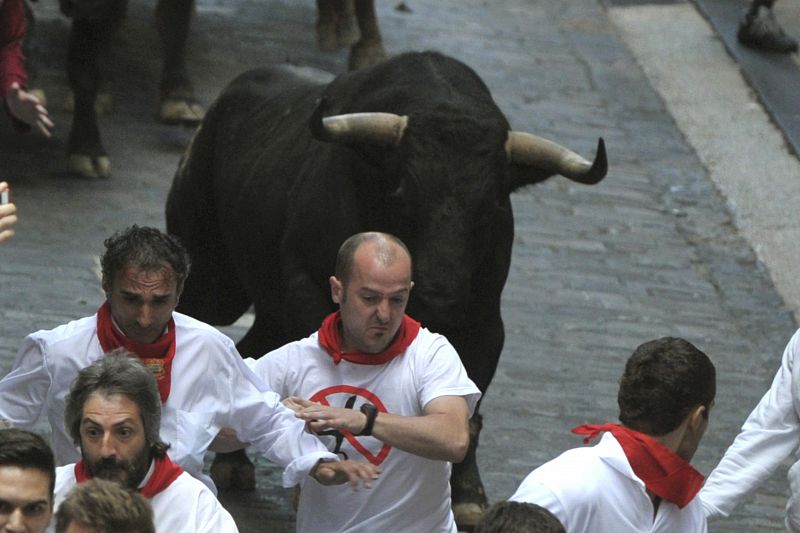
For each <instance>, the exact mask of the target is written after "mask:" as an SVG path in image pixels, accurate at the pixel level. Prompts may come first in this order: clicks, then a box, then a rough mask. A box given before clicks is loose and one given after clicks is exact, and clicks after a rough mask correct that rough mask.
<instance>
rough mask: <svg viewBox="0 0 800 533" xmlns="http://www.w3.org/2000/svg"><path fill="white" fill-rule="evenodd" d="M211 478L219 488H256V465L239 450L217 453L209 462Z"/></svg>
mask: <svg viewBox="0 0 800 533" xmlns="http://www.w3.org/2000/svg"><path fill="white" fill-rule="evenodd" d="M211 479H212V480H213V481H214V484H215V485H216V486H217V489H219V490H231V489H235V490H244V491H254V490H256V467H255V465H254V464H253V463H252V461H250V458H249V457H247V454H245V453H244V450H240V451H237V452H233V453H218V454H217V455H216V456H214V461H213V462H212V463H211Z"/></svg>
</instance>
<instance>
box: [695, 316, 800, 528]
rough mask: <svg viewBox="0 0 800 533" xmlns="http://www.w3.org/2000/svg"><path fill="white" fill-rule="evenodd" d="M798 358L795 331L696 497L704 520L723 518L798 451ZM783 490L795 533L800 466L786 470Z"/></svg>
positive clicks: (799, 518)
mask: <svg viewBox="0 0 800 533" xmlns="http://www.w3.org/2000/svg"><path fill="white" fill-rule="evenodd" d="M798 357H800V330H798V331H797V332H795V334H794V335H793V336H792V338H791V339H790V340H789V343H788V344H787V345H786V349H785V350H784V351H783V358H782V359H781V366H780V368H779V369H778V372H777V374H775V378H774V379H773V380H772V386H770V388H769V390H768V391H767V392H766V394H764V397H763V398H761V401H760V402H758V405H756V407H755V409H753V412H752V413H750V416H748V417H747V420H746V421H745V423H744V425H743V426H742V430H741V432H740V433H739V435H737V436H736V439H734V441H733V444H731V445H730V447H729V448H728V450H727V451H726V452H725V456H724V457H723V458H722V460H721V461H720V463H719V464H718V465H717V467H716V468H715V469H714V471H713V472H711V475H710V476H709V477H708V480H707V481H706V483H705V485H704V486H703V489H702V490H701V491H700V499H701V500H702V501H703V507H704V508H705V511H706V516H708V517H709V518H716V517H719V516H728V515H729V514H730V513H731V511H733V509H734V508H735V507H736V504H737V503H738V502H739V500H740V499H741V498H742V497H744V496H745V495H747V494H749V493H750V492H752V491H754V490H755V489H756V488H758V487H759V486H760V485H761V484H762V483H763V482H764V481H765V480H766V479H767V478H768V477H769V476H770V475H771V474H772V473H773V472H774V471H775V470H776V469H777V468H778V466H779V465H780V464H781V463H782V462H783V461H784V460H785V459H786V458H787V457H789V456H790V455H791V454H792V452H794V451H795V450H796V449H797V447H798V445H800V414H799V413H800V368H798V364H800V360H798ZM789 485H790V487H791V489H792V494H791V496H790V498H789V501H788V504H787V507H786V511H787V518H786V520H787V527H788V528H790V530H791V531H800V462H795V463H794V465H793V466H792V467H791V468H790V469H789Z"/></svg>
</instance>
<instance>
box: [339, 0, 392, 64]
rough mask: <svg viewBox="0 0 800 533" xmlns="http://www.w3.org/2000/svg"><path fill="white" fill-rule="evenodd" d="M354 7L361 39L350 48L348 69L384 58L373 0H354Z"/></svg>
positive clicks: (374, 62) (377, 61) (384, 52)
mask: <svg viewBox="0 0 800 533" xmlns="http://www.w3.org/2000/svg"><path fill="white" fill-rule="evenodd" d="M355 8H356V18H357V19H358V28H359V30H360V32H361V39H360V40H359V41H358V42H357V43H356V44H355V45H354V46H353V48H351V49H350V60H349V62H348V67H349V69H350V70H357V69H360V68H363V67H368V66H370V65H375V64H377V63H380V62H381V61H383V60H384V59H386V51H385V50H384V49H383V42H382V40H381V32H380V30H379V29H378V17H377V15H375V0H355Z"/></svg>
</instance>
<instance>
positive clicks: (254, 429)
mask: <svg viewBox="0 0 800 533" xmlns="http://www.w3.org/2000/svg"><path fill="white" fill-rule="evenodd" d="M234 350H235V348H234ZM234 364H235V366H236V368H235V371H234V374H233V379H234V386H233V387H231V399H230V401H231V405H232V406H233V410H232V413H231V417H230V420H229V422H230V425H229V426H228V427H232V428H233V429H234V430H235V431H236V434H237V435H238V436H239V439H240V440H241V441H242V442H249V443H250V444H251V445H252V446H253V447H255V448H256V449H257V450H258V451H259V453H261V454H262V455H263V456H264V457H266V458H267V459H269V460H270V461H272V462H273V463H276V464H278V465H281V466H283V467H284V471H283V484H284V486H285V487H291V486H293V485H296V484H297V483H299V482H300V481H301V480H302V479H303V478H304V477H305V476H307V475H308V473H309V472H310V471H311V469H312V468H314V466H315V465H316V464H317V462H319V461H320V460H321V459H322V460H325V461H338V460H339V458H338V457H337V456H336V454H334V453H331V452H329V451H328V449H327V448H326V447H325V445H324V444H323V443H322V441H320V440H319V439H318V438H316V437H315V436H313V435H311V434H310V433H308V432H306V431H305V423H304V422H303V421H302V420H300V419H298V418H296V417H295V416H294V413H293V412H292V411H291V410H290V409H288V408H287V407H285V406H284V405H283V404H282V403H281V398H280V396H278V394H277V393H275V392H274V391H272V390H270V388H269V386H268V385H267V384H266V383H264V381H263V380H261V379H260V378H259V377H258V376H256V375H255V374H254V373H253V372H252V371H251V370H250V368H248V366H247V365H246V364H245V363H244V361H242V359H241V357H239V355H238V353H236V356H235V357H234Z"/></svg>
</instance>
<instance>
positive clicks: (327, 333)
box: [319, 311, 420, 365]
mask: <svg viewBox="0 0 800 533" xmlns="http://www.w3.org/2000/svg"><path fill="white" fill-rule="evenodd" d="M341 322H342V316H341V314H340V312H339V311H336V312H335V313H331V314H330V315H328V316H327V317H325V320H323V321H322V326H321V327H320V328H319V344H320V346H322V347H323V348H325V350H326V351H327V352H328V353H329V354H330V355H331V357H333V364H335V365H338V364H339V362H341V360H342V359H344V360H345V361H349V362H351V363H358V364H361V365H382V364H384V363H388V362H389V361H391V360H392V359H394V358H395V357H397V356H398V355H400V354H402V353H403V352H405V351H406V348H408V347H409V346H410V345H411V343H412V342H414V339H416V338H417V334H418V333H419V328H420V324H419V322H417V321H416V320H414V319H413V318H411V317H410V316H408V315H403V321H402V322H401V323H400V328H399V329H398V330H397V334H396V335H395V336H394V340H393V341H392V342H391V344H389V346H387V347H386V349H385V350H383V351H382V352H380V353H358V352H343V351H342V348H341V346H342V331H341V328H340V327H339V326H340V325H341Z"/></svg>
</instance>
